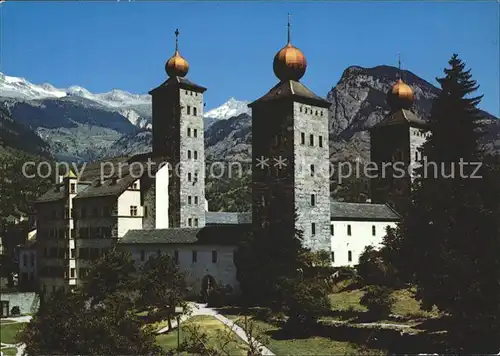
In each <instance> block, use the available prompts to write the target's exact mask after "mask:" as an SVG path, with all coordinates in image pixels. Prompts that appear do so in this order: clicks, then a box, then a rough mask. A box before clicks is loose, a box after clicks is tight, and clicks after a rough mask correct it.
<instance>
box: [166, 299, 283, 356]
mask: <svg viewBox="0 0 500 356" xmlns="http://www.w3.org/2000/svg"><path fill="white" fill-rule="evenodd" d="M190 305H191V306H192V312H191V314H189V315H183V316H182V317H181V322H183V321H185V320H187V319H189V318H190V317H193V316H195V315H210V316H213V317H214V318H216V319H217V320H219V321H220V322H221V323H223V324H224V325H226V326H227V327H229V328H230V329H231V330H232V331H233V332H234V333H235V334H236V335H237V336H238V337H239V338H240V339H241V340H243V341H244V342H245V343H247V344H249V343H250V342H249V340H248V337H247V334H246V333H245V330H243V329H242V328H241V327H240V326H238V325H237V324H236V323H235V322H233V321H232V320H229V319H228V318H226V317H225V316H224V315H222V314H220V313H219V312H218V311H216V310H214V309H212V308H209V307H207V306H206V304H200V303H190ZM176 327H177V321H175V322H172V329H174V328H176ZM167 331H168V326H167V327H165V328H163V329H161V330H158V331H157V333H158V334H162V333H165V332H167ZM252 341H253V342H254V343H256V344H257V347H258V348H259V349H260V351H261V354H262V355H269V356H270V355H274V353H272V352H271V350H269V349H268V348H267V347H265V346H264V345H262V344H260V343H259V342H257V341H256V340H252Z"/></svg>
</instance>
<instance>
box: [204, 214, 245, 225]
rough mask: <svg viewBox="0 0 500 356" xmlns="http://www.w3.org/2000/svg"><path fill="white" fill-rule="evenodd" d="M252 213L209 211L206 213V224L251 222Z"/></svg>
mask: <svg viewBox="0 0 500 356" xmlns="http://www.w3.org/2000/svg"><path fill="white" fill-rule="evenodd" d="M251 223H252V213H231V212H219V211H217V212H216V211H207V212H206V213H205V224H206V225H226V224H251Z"/></svg>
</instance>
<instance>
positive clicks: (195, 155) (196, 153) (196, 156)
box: [194, 151, 198, 159]
mask: <svg viewBox="0 0 500 356" xmlns="http://www.w3.org/2000/svg"><path fill="white" fill-rule="evenodd" d="M194 159H198V151H194Z"/></svg>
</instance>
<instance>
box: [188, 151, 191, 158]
mask: <svg viewBox="0 0 500 356" xmlns="http://www.w3.org/2000/svg"><path fill="white" fill-rule="evenodd" d="M188 159H191V150H188Z"/></svg>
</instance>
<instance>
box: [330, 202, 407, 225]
mask: <svg viewBox="0 0 500 356" xmlns="http://www.w3.org/2000/svg"><path fill="white" fill-rule="evenodd" d="M330 217H331V219H332V220H382V221H396V220H399V219H400V216H399V214H398V213H396V212H395V211H394V210H392V209H391V208H390V207H389V206H388V205H385V204H372V203H345V202H338V201H332V202H330Z"/></svg>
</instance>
